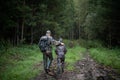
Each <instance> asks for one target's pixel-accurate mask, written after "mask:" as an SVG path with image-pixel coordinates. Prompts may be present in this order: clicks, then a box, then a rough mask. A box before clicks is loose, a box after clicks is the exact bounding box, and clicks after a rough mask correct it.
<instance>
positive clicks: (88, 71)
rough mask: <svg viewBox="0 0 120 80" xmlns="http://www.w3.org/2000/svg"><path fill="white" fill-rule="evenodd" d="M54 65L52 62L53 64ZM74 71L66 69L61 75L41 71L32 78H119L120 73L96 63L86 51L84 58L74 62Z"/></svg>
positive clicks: (91, 79) (63, 79)
mask: <svg viewBox="0 0 120 80" xmlns="http://www.w3.org/2000/svg"><path fill="white" fill-rule="evenodd" d="M53 66H54V64H53ZM74 66H75V70H74V71H66V70H65V72H64V73H63V74H62V76H61V77H59V78H56V77H55V76H49V75H47V74H45V72H44V71H42V72H41V73H40V74H39V75H38V76H36V77H35V78H34V79H32V80H120V74H118V73H116V72H115V71H114V70H113V69H111V68H108V67H105V66H103V65H101V64H98V63H96V61H94V60H93V59H92V58H91V57H90V55H89V52H86V53H85V55H84V58H83V59H82V60H79V61H77V62H76V64H75V65H74Z"/></svg>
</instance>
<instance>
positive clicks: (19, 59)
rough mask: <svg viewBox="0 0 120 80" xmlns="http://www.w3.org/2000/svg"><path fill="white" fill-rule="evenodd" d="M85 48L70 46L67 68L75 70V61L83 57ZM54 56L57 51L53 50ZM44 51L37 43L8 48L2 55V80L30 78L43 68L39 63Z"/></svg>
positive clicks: (0, 69) (67, 55)
mask: <svg viewBox="0 0 120 80" xmlns="http://www.w3.org/2000/svg"><path fill="white" fill-rule="evenodd" d="M84 51H85V48H82V47H78V46H77V47H73V48H69V49H68V52H67V54H66V63H67V66H66V69H67V70H73V69H74V63H75V62H76V61H77V60H79V59H81V58H82V54H81V52H84ZM53 56H54V57H55V52H54V50H53ZM42 59H43V58H42V53H41V52H40V50H39V48H38V46H37V45H22V46H18V47H11V48H8V49H7V51H4V53H2V55H1V56H0V71H1V72H0V80H29V79H31V78H33V77H35V76H36V75H38V74H39V73H40V71H42V70H43V65H39V66H37V67H35V65H38V64H39V63H40V62H41V61H42Z"/></svg>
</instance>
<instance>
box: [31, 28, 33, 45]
mask: <svg viewBox="0 0 120 80" xmlns="http://www.w3.org/2000/svg"><path fill="white" fill-rule="evenodd" d="M31 44H33V27H31Z"/></svg>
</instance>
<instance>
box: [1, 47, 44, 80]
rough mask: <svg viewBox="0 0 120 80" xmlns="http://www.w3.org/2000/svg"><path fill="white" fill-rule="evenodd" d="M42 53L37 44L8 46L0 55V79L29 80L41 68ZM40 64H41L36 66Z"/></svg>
mask: <svg viewBox="0 0 120 80" xmlns="http://www.w3.org/2000/svg"><path fill="white" fill-rule="evenodd" d="M41 61H42V55H41V53H40V50H39V49H38V46H36V45H29V46H28V45H24V46H20V47H12V48H9V49H8V50H7V51H6V52H5V53H4V54H3V55H2V56H0V71H1V73H0V78H1V80H29V79H30V78H32V77H34V76H35V75H36V74H38V73H39V72H40V70H41V68H40V67H42V65H41V64H40V62H41ZM37 64H40V65H41V66H38V67H37V66H36V65H37Z"/></svg>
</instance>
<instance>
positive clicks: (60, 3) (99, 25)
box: [0, 0, 120, 46]
mask: <svg viewBox="0 0 120 80" xmlns="http://www.w3.org/2000/svg"><path fill="white" fill-rule="evenodd" d="M119 3H120V1H119V0H115V1H113V0H0V39H1V42H4V41H8V42H10V43H12V44H13V45H18V44H20V43H30V44H33V43H37V42H38V40H39V37H40V36H42V35H44V34H45V32H46V30H48V29H49V30H51V31H52V34H53V36H54V37H55V38H59V37H60V36H61V37H63V38H65V39H70V40H73V39H85V40H100V41H102V42H103V43H104V44H105V45H107V46H118V45H120V15H119V14H120V11H119V10H120V6H119Z"/></svg>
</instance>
